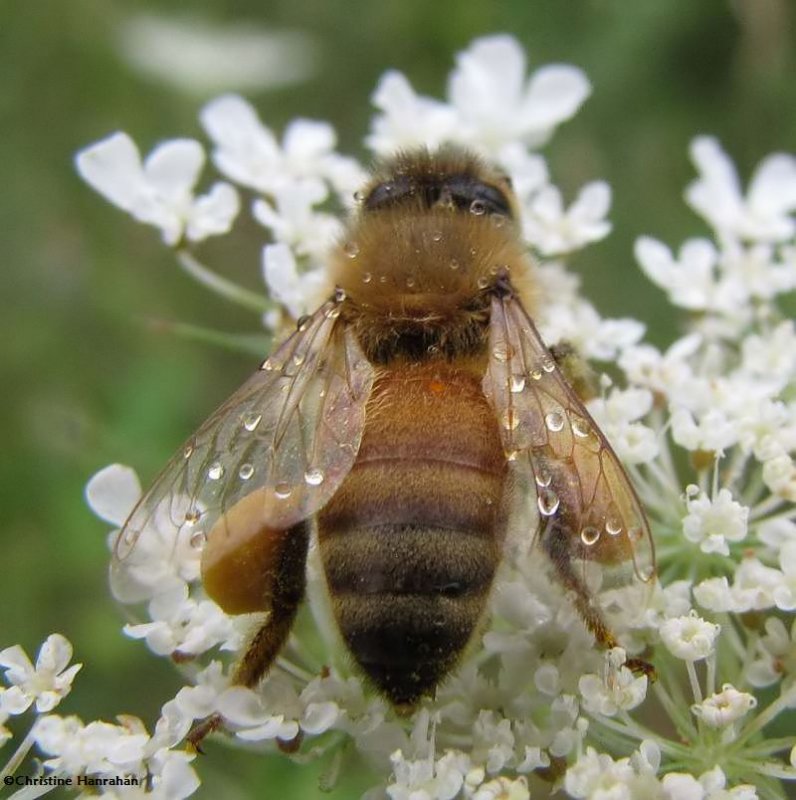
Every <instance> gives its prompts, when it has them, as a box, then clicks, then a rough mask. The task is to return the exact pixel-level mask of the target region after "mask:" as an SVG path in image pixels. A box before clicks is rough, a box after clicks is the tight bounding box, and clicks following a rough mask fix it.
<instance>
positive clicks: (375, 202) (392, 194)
mask: <svg viewBox="0 0 796 800" xmlns="http://www.w3.org/2000/svg"><path fill="white" fill-rule="evenodd" d="M414 193H415V187H414V185H413V184H412V182H411V181H410V180H409V179H408V178H395V179H394V180H389V181H384V183H380V184H378V185H377V186H374V187H373V190H372V191H371V193H370V194H369V195H368V196H367V197H366V198H365V203H364V208H365V210H366V211H378V210H379V209H382V208H391V207H393V206H396V205H398V204H399V203H401V202H403V201H404V200H406V199H407V198H408V197H410V196H412V195H413V194H414Z"/></svg>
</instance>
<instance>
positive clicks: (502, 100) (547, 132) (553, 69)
mask: <svg viewBox="0 0 796 800" xmlns="http://www.w3.org/2000/svg"><path fill="white" fill-rule="evenodd" d="M525 70H526V63H525V52H524V51H523V49H522V47H520V45H519V43H518V42H517V40H516V39H515V38H514V37H512V36H506V35H498V36H486V37H484V38H482V39H476V40H475V41H474V42H473V43H472V44H471V45H470V47H469V48H468V49H467V50H465V51H464V52H462V53H460V54H459V55H458V56H457V58H456V69H455V70H454V71H453V73H452V75H451V77H450V82H449V86H448V95H449V97H450V101H451V104H452V105H453V107H454V108H455V109H456V111H457V112H458V117H459V119H460V120H461V122H462V124H463V126H464V131H463V133H462V135H463V138H465V140H467V141H470V142H473V143H476V144H480V145H482V146H484V147H486V148H488V149H489V151H490V152H493V153H494V152H497V150H498V149H499V148H500V146H501V145H503V144H505V143H508V142H512V141H520V142H523V143H524V144H526V145H529V146H531V147H539V146H540V145H542V144H544V143H545V142H546V141H547V139H549V138H550V136H551V135H552V133H553V131H554V130H555V128H556V127H557V126H558V125H559V124H560V123H561V122H564V121H565V120H567V119H569V118H570V117H572V116H574V114H575V113H576V112H577V110H578V109H579V108H580V106H581V105H582V104H583V101H584V100H585V99H586V98H587V97H588V96H589V94H590V93H591V85H590V84H589V81H588V79H587V78H586V76H585V75H584V74H583V72H582V71H581V70H579V69H577V67H571V66H568V65H565V64H555V65H548V66H545V67H540V68H539V69H538V70H537V71H536V72H535V73H533V75H531V77H530V78H526V73H525Z"/></svg>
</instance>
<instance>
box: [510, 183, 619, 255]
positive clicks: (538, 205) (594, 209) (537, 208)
mask: <svg viewBox="0 0 796 800" xmlns="http://www.w3.org/2000/svg"><path fill="white" fill-rule="evenodd" d="M610 206H611V189H610V187H609V186H608V184H607V183H605V182H603V181H595V182H594V183H590V184H588V185H586V186H584V187H583V188H582V189H581V190H580V193H579V194H578V197H577V199H576V200H575V201H574V202H573V203H572V205H571V206H570V207H569V208H568V209H566V210H565V209H564V204H563V200H562V198H561V192H560V191H559V190H558V189H557V188H556V187H555V186H546V187H544V188H543V189H542V190H541V191H539V192H538V193H536V194H535V195H534V196H533V198H532V199H531V200H530V201H529V202H528V203H527V204H526V205H525V207H524V209H523V211H524V214H523V233H524V235H525V238H526V239H527V240H528V241H529V242H530V243H531V244H532V245H533V246H534V247H535V248H536V249H537V250H538V251H539V252H540V253H541V254H542V255H544V256H555V255H560V254H562V253H570V252H572V251H573V250H578V249H579V248H581V247H583V246H584V245H587V244H589V243H591V242H597V241H599V240H600V239H604V238H605V237H606V236H607V235H608V234H609V233H610V232H611V223H610V222H607V221H606V220H605V215H606V214H607V213H608V210H609V208H610Z"/></svg>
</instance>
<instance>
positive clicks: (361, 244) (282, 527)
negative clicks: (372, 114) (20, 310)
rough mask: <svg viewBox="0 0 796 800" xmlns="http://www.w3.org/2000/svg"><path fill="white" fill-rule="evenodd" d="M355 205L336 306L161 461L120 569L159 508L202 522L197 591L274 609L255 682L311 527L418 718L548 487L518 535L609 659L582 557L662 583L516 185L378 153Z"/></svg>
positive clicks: (301, 572) (352, 612)
mask: <svg viewBox="0 0 796 800" xmlns="http://www.w3.org/2000/svg"><path fill="white" fill-rule="evenodd" d="M358 196H359V198H360V199H359V204H358V207H357V209H356V210H355V212H354V213H353V215H352V218H351V219H350V221H349V223H348V227H347V230H346V233H345V236H344V239H343V240H342V241H341V243H340V245H339V246H338V247H337V248H336V249H335V250H334V252H333V253H332V255H331V258H330V265H329V266H330V277H331V281H332V283H333V285H334V286H336V289H335V290H334V294H333V295H332V296H331V297H329V299H328V300H327V301H326V302H324V303H323V304H322V305H321V306H320V308H318V309H317V311H315V312H314V313H313V314H311V315H309V316H308V317H305V318H303V319H302V320H300V321H299V323H298V326H297V329H296V330H295V332H293V333H292V335H290V336H289V337H288V338H287V339H286V340H285V341H284V342H283V343H282V344H281V345H280V346H279V347H278V348H277V349H276V350H275V352H274V353H273V354H272V355H271V356H270V357H269V358H268V359H267V360H265V361H264V362H263V363H262V365H261V366H260V369H259V370H258V371H257V372H256V373H255V374H254V375H253V376H252V377H251V378H250V379H249V380H248V381H247V382H246V383H245V384H244V385H243V386H242V387H241V388H240V389H239V390H238V391H237V392H235V393H234V394H233V395H232V397H230V398H229V400H227V401H226V402H225V403H224V404H223V405H222V406H221V407H220V408H219V409H218V410H217V411H216V412H215V413H214V414H213V415H212V416H211V417H210V418H209V419H208V420H207V421H206V422H205V423H204V424H203V425H202V426H201V427H200V428H199V430H198V431H197V432H196V433H195V434H194V435H193V436H192V437H191V438H190V439H189V440H188V442H187V443H186V444H185V446H184V447H183V449H182V450H180V452H179V453H178V454H177V455H176V456H175V457H174V458H173V460H172V461H171V462H170V463H169V464H168V465H167V467H166V468H165V470H164V471H163V472H162V473H161V475H160V476H159V477H158V478H157V480H156V481H155V483H154V485H153V486H152V487H151V488H150V489H149V491H148V492H147V493H146V494H145V495H144V497H143V498H142V499H141V501H140V502H139V504H138V506H137V507H136V508H135V509H134V510H133V512H132V514H131V516H130V518H129V519H128V520H127V522H126V523H125V525H124V527H123V529H122V531H121V533H120V535H119V538H118V540H117V544H116V548H115V560H116V565H117V567H122V568H123V566H124V561H125V559H127V558H128V557H129V554H130V552H131V551H132V550H133V548H134V547H135V545H136V541H137V540H138V539H139V537H140V534H141V532H142V531H143V530H145V529H146V528H147V526H148V525H150V524H152V519H153V517H154V515H155V513H156V511H157V510H158V509H160V508H163V507H164V504H165V507H166V508H169V509H171V515H172V523H173V535H174V536H175V541H176V537H178V536H180V535H182V534H183V533H185V532H186V531H188V530H190V531H192V532H193V533H192V535H196V532H197V531H201V532H202V534H203V539H204V547H203V551H202V557H201V575H202V582H203V586H204V589H205V591H206V592H207V594H208V595H209V596H210V597H211V598H212V599H213V600H214V601H215V602H216V603H218V605H219V606H220V607H221V608H222V609H224V611H226V612H227V613H229V614H244V613H250V612H268V613H267V615H266V616H265V621H264V622H263V623H262V625H261V627H260V628H259V630H258V631H257V632H256V633H255V635H254V636H253V638H252V640H251V642H250V644H249V646H248V649H247V650H246V652H245V654H244V655H243V657H242V658H241V659H240V661H239V663H238V664H237V667H236V670H235V672H234V677H233V680H234V682H235V683H237V684H240V685H244V686H247V687H253V686H255V685H256V684H257V683H258V682H259V681H260V679H261V678H262V677H263V676H264V675H265V674H266V673H267V672H268V671H269V669H270V668H271V666H272V664H273V663H274V660H275V659H276V657H277V655H278V654H279V652H280V650H281V649H282V647H283V646H284V644H285V642H286V640H287V638H288V635H289V633H290V630H291V627H292V625H293V622H294V619H295V617H296V613H297V609H298V607H299V605H300V603H301V602H302V599H303V597H304V593H305V566H306V563H305V562H306V559H307V553H308V548H309V545H310V540H311V537H312V536H317V543H318V548H319V552H320V558H321V562H322V564H323V568H324V572H325V577H326V582H327V586H328V595H329V597H330V600H331V605H332V610H333V614H334V618H335V620H336V622H337V625H338V626H339V630H340V633H341V635H342V639H343V640H344V642H345V644H346V646H347V648H348V650H349V651H350V653H351V655H352V656H353V659H354V660H355V661H356V663H357V664H358V665H359V667H360V668H361V670H362V671H363V672H364V674H365V675H366V676H367V678H368V679H369V680H370V682H371V683H372V684H373V685H374V686H375V687H376V689H377V690H378V691H379V692H381V693H382V694H383V695H384V696H385V697H386V698H387V699H388V700H389V702H390V703H391V704H392V705H393V706H394V707H395V708H396V709H397V710H399V711H402V710H403V711H407V710H411V709H412V708H413V707H415V706H416V705H417V703H418V702H419V701H420V699H421V698H423V697H425V696H429V695H433V693H434V691H435V689H436V687H437V686H438V685H439V683H440V682H441V681H442V680H443V679H444V678H445V677H446V676H447V675H448V674H449V673H450V671H451V670H452V668H453V667H454V665H455V664H456V663H457V661H458V660H459V658H460V657H461V655H462V653H463V651H464V650H465V648H466V646H467V645H468V642H469V641H470V640H471V638H472V637H473V634H474V631H476V630H477V628H478V626H479V622H480V621H481V619H482V618H483V617H484V614H485V609H486V606H487V600H488V596H489V594H490V590H491V588H492V586H493V583H494V580H495V575H496V572H497V569H498V566H499V565H500V563H501V560H502V558H503V554H504V549H505V542H506V532H507V529H508V528H509V526H510V525H511V524H512V519H513V512H512V509H513V508H514V507H515V506H516V499H517V496H518V495H520V494H524V495H526V496H528V494H529V493H535V499H536V507H537V509H538V514H537V515H536V520H535V521H534V522H533V523H532V524H528V525H527V527H528V528H529V529H528V530H527V532H526V533H525V535H526V537H527V538H528V539H529V540H530V539H534V541H535V544H536V546H537V549H538V550H540V551H541V552H542V553H544V554H546V556H547V557H548V558H549V561H550V564H551V565H552V573H553V575H554V576H555V577H556V578H557V580H558V581H559V582H560V583H561V584H562V585H563V586H564V587H565V588H566V589H567V590H568V591H569V593H570V594H571V595H572V597H573V598H574V604H575V607H576V609H577V611H578V613H579V615H580V616H581V617H582V619H583V622H584V623H585V625H586V626H587V627H588V629H589V630H590V631H591V632H592V633H593V634H594V637H595V639H596V641H597V642H598V643H599V644H600V645H601V646H603V647H606V648H609V647H613V646H614V645H616V643H617V642H616V638H615V636H614V634H613V633H612V631H611V630H610V628H609V626H608V625H607V623H606V621H605V618H604V616H603V613H602V611H601V609H600V608H599V606H598V605H597V603H596V602H594V600H593V598H592V597H591V595H590V592H589V590H588V588H587V585H586V580H585V576H584V572H583V570H582V569H580V568H579V567H578V566H577V565H578V564H579V563H580V564H588V563H599V564H605V565H619V564H623V563H624V564H628V563H629V564H631V565H633V564H635V565H636V567H635V572H636V574H637V575H638V576H639V577H640V578H641V579H642V580H649V579H650V578H651V575H652V570H651V569H650V571H649V572H648V573H647V574H642V567H641V564H642V561H644V560H645V559H646V561H647V562H648V563H649V564H652V563H653V554H652V550H653V546H652V540H651V538H650V532H649V527H648V523H647V520H646V518H645V515H644V511H643V509H642V507H641V504H640V502H639V499H638V497H637V495H636V493H635V491H634V489H633V487H632V485H631V483H630V480H629V479H628V476H627V474H626V473H625V471H624V470H623V468H622V466H621V464H620V462H619V460H618V459H617V456H616V455H615V454H614V452H613V450H612V449H611V447H610V445H609V444H608V442H607V441H606V439H605V437H604V436H603V434H602V433H601V431H600V430H599V428H598V427H597V425H596V424H595V422H594V420H593V419H592V418H591V416H590V415H589V413H588V411H587V410H586V408H585V407H584V405H583V402H582V401H581V399H580V398H579V396H578V394H577V393H576V391H575V390H574V389H573V388H572V386H571V385H570V383H569V382H568V380H567V378H566V377H565V370H563V369H562V366H561V365H560V364H559V363H558V361H557V359H556V358H555V357H554V356H553V354H552V353H551V351H550V350H549V349H548V348H547V347H546V346H545V344H544V343H543V342H542V340H541V338H540V336H539V333H538V331H537V329H536V326H535V325H534V322H533V320H532V318H531V317H530V316H529V314H528V311H527V309H529V308H533V299H534V276H533V271H534V266H533V263H532V261H531V258H530V256H529V254H528V252H527V246H526V245H524V244H523V242H522V240H521V237H520V231H519V213H518V207H517V200H516V198H515V196H514V194H513V192H512V189H511V186H510V181H509V180H508V178H507V177H506V176H505V175H504V174H502V173H501V172H500V171H499V170H498V169H497V168H495V167H493V166H490V165H488V164H486V163H484V162H483V161H481V160H480V159H479V158H478V157H476V156H475V155H473V154H471V153H469V152H467V151H465V150H461V149H457V148H453V147H447V148H442V149H441V150H439V151H437V152H428V151H425V150H420V151H413V152H407V153H401V154H399V155H397V156H396V157H394V158H392V159H391V160H387V161H386V162H384V163H383V164H382V165H381V166H380V167H378V168H377V170H376V171H375V174H374V175H373V177H372V179H371V181H370V183H369V184H368V185H367V186H366V187H365V189H364V190H363V192H361V193H360V195H358ZM530 496H531V497H533V494H531V495H530ZM632 666H635V667H637V668H641V669H643V668H645V665H644V662H640V661H638V662H633V663H632Z"/></svg>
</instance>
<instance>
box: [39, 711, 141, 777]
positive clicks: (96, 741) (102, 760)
mask: <svg viewBox="0 0 796 800" xmlns="http://www.w3.org/2000/svg"><path fill="white" fill-rule="evenodd" d="M132 719H133V718H128V720H132ZM33 735H34V737H35V739H36V743H37V744H38V746H39V748H40V749H41V750H42V751H43V752H44V753H46V754H47V755H50V756H53V757H52V758H49V759H47V760H46V761H45V762H44V766H45V767H47V768H48V769H51V770H54V771H57V772H60V773H62V774H66V775H81V774H83V773H89V774H95V773H98V774H107V775H115V774H124V773H127V774H131V773H132V774H141V773H143V772H144V769H143V764H142V760H143V758H144V748H145V746H146V744H147V741H148V739H149V736H148V735H147V734H146V732H145V731H144V729H143V725H141V724H140V723H138V724H136V725H135V726H134V727H127V726H123V725H111V724H110V723H107V722H90V723H89V724H88V725H84V724H83V723H82V722H81V721H80V720H79V719H78V718H77V717H59V716H58V715H56V714H50V715H48V716H46V717H40V718H39V719H38V720H37V721H36V724H35V726H34V728H33Z"/></svg>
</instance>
